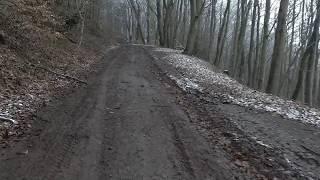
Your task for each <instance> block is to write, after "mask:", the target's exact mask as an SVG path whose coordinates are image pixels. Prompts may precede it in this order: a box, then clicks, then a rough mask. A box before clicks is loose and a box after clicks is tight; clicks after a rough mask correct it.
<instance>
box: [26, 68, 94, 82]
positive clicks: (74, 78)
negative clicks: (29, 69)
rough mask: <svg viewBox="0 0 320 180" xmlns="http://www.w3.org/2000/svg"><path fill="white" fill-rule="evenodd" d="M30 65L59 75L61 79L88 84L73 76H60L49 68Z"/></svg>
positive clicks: (58, 74)
mask: <svg viewBox="0 0 320 180" xmlns="http://www.w3.org/2000/svg"><path fill="white" fill-rule="evenodd" d="M30 64H31V65H32V66H34V67H36V68H39V69H42V70H45V71H47V72H50V73H52V74H55V75H57V76H61V77H64V78H67V79H72V80H74V81H77V82H80V83H83V84H88V83H87V82H85V81H83V80H80V79H78V78H76V77H72V76H70V75H66V74H60V73H57V72H54V71H53V70H51V69H48V68H46V67H43V66H39V65H36V64H32V63H30Z"/></svg>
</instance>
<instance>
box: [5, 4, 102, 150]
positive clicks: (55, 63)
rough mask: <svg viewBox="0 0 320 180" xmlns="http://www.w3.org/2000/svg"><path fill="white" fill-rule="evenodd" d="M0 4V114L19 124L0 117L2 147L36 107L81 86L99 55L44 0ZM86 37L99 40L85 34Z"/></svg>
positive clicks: (25, 126)
mask: <svg viewBox="0 0 320 180" xmlns="http://www.w3.org/2000/svg"><path fill="white" fill-rule="evenodd" d="M0 8H1V15H0V24H1V25H0V116H1V117H5V118H12V119H15V120H17V123H18V124H15V125H14V124H12V123H10V122H4V121H3V119H2V120H0V143H1V144H0V146H4V147H5V146H7V145H8V143H7V141H8V139H11V140H12V139H16V138H17V137H19V136H23V135H24V133H26V132H27V130H28V129H29V128H31V127H32V114H33V112H34V111H35V110H36V109H38V108H39V107H42V106H45V105H46V104H47V103H48V102H50V100H51V99H52V97H54V96H56V95H59V94H61V93H63V92H65V90H66V89H67V88H68V87H72V86H80V85H81V84H83V83H82V82H80V81H78V80H77V79H85V75H86V73H87V72H89V70H90V67H91V65H92V64H94V63H95V62H96V61H97V60H98V59H100V58H101V56H102V55H103V54H102V51H100V50H99V49H97V48H96V46H93V45H90V44H89V43H87V44H86V43H85V42H86V41H84V44H83V46H82V47H78V43H77V41H78V40H77V39H71V38H70V37H71V36H70V35H71V34H70V33H68V32H67V29H68V30H69V28H68V27H66V22H65V19H64V18H63V17H60V16H57V15H56V13H55V12H54V10H53V7H52V5H51V4H50V3H49V1H44V0H37V1H30V0H12V1H1V4H0ZM86 38H87V39H90V40H92V39H98V38H95V37H94V36H92V35H90V34H88V33H87V35H86ZM100 39H101V38H100ZM98 42H100V43H99V45H100V49H103V47H105V46H103V45H102V43H103V42H102V41H101V40H100V41H98ZM65 75H67V76H65ZM71 77H74V78H71Z"/></svg>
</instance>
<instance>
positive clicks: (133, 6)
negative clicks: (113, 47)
mask: <svg viewBox="0 0 320 180" xmlns="http://www.w3.org/2000/svg"><path fill="white" fill-rule="evenodd" d="M119 3H121V6H122V7H123V8H121V9H120V10H121V12H120V13H119V14H120V16H119V17H121V18H122V20H121V22H122V27H121V32H122V34H124V35H125V36H126V39H127V40H128V41H129V42H135V43H142V44H151V45H158V46H162V47H167V48H177V49H183V50H184V53H185V54H188V55H194V56H198V57H201V58H204V59H206V60H207V61H209V62H210V63H211V64H213V65H214V66H216V67H218V68H219V69H221V71H224V72H226V73H228V74H229V75H230V76H231V77H233V78H235V79H236V80H238V81H239V82H241V83H242V84H245V85H247V86H249V87H251V88H253V89H256V90H259V91H263V92H267V93H272V94H274V95H277V96H280V97H283V98H286V99H292V100H296V101H298V102H301V103H304V104H308V105H310V106H316V107H318V106H319V105H320V89H319V85H320V83H319V81H320V79H319V65H318V64H319V48H318V44H319V23H320V2H319V1H317V0H275V1H271V0H234V1H233V0H232V1H231V0H154V1H153V0H126V1H122V2H119Z"/></svg>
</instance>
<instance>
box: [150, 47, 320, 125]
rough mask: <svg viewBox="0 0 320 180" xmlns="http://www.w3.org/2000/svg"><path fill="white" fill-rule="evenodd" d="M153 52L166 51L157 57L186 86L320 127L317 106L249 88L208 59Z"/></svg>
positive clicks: (166, 50)
mask: <svg viewBox="0 0 320 180" xmlns="http://www.w3.org/2000/svg"><path fill="white" fill-rule="evenodd" d="M154 52H163V53H166V56H165V57H163V58H161V59H158V61H161V62H163V61H164V62H166V63H167V64H169V65H170V66H172V67H174V68H175V69H176V70H177V71H178V72H179V73H180V75H181V77H179V78H176V77H173V76H172V75H171V76H170V78H171V79H172V80H174V81H175V82H176V83H177V85H178V86H179V87H181V88H182V89H183V90H188V89H190V88H191V89H196V90H199V91H200V92H202V91H205V92H206V93H209V94H211V95H213V96H220V97H223V98H224V99H227V100H228V101H230V102H231V103H233V104H236V105H240V106H243V107H250V108H254V109H257V110H262V111H267V112H274V113H276V114H279V115H281V116H283V117H285V118H289V119H294V120H299V121H302V122H304V123H309V124H313V125H316V126H319V127H320V111H319V110H318V109H314V108H310V107H307V106H303V105H299V104H298V103H296V102H293V101H290V100H284V99H281V98H279V97H277V96H273V95H270V94H266V93H262V92H258V91H256V90H253V89H250V88H248V87H246V86H244V85H242V84H240V83H239V82H237V81H236V80H234V79H232V78H230V77H229V76H227V75H226V74H223V73H218V72H215V71H214V70H213V69H214V68H213V67H212V66H211V65H210V64H209V63H208V62H205V61H203V60H201V59H199V58H196V57H191V56H187V55H183V54H181V51H177V50H172V49H166V48H156V49H154ZM156 59H157V58H156Z"/></svg>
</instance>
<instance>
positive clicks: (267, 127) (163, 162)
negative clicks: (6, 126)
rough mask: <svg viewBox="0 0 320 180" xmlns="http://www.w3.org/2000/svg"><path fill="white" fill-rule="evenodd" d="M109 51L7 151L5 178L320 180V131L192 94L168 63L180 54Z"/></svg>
mask: <svg viewBox="0 0 320 180" xmlns="http://www.w3.org/2000/svg"><path fill="white" fill-rule="evenodd" d="M105 54H106V55H105V56H104V58H103V61H99V64H97V66H96V69H95V71H92V73H91V74H90V75H89V76H88V77H87V79H86V80H87V82H88V85H84V86H80V87H75V88H71V89H70V91H69V93H65V94H63V95H61V97H60V98H57V99H55V100H53V101H52V102H51V103H49V104H48V106H46V107H44V108H42V109H41V110H39V111H38V112H37V113H35V114H34V119H35V120H34V122H33V128H32V130H31V133H30V135H29V136H28V138H26V140H25V141H22V142H19V143H14V144H12V145H10V146H9V147H6V148H3V149H1V150H0V162H1V163H0V179H4V180H7V179H9V180H10V179H13V180H14V179H30V180H31V179H32V180H35V179H50V180H51V179H59V180H61V179H68V180H72V179H77V180H78V179H84V180H87V179H92V180H95V179H199V180H200V179H201V180H202V179H319V178H320V174H319V172H320V170H319V168H320V166H319V165H320V148H319V144H320V138H319V137H320V133H319V128H318V127H316V126H314V125H310V124H307V123H302V122H300V121H297V120H292V119H288V118H285V117H283V116H280V115H279V114H276V113H274V112H267V111H262V110H261V109H260V110H257V109H254V108H250V107H244V106H240V105H236V104H233V103H230V102H229V101H226V99H225V98H222V97H221V96H214V94H210V93H205V91H199V90H197V88H194V89H193V88H191V89H190V88H183V87H182V86H180V85H179V83H177V82H178V81H175V80H174V78H172V77H173V76H175V77H178V74H179V73H181V72H179V71H178V69H175V68H174V67H173V66H171V65H170V63H168V62H167V61H166V60H165V59H164V58H165V57H166V56H167V55H170V54H172V52H156V51H154V48H152V47H147V46H137V45H122V46H120V47H118V48H113V49H111V50H108V52H106V53H105ZM192 86H196V85H195V84H192V83H190V87H192ZM213 89H216V90H217V91H216V93H217V94H219V93H221V92H219V87H217V88H213ZM220 90H221V89H220Z"/></svg>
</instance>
